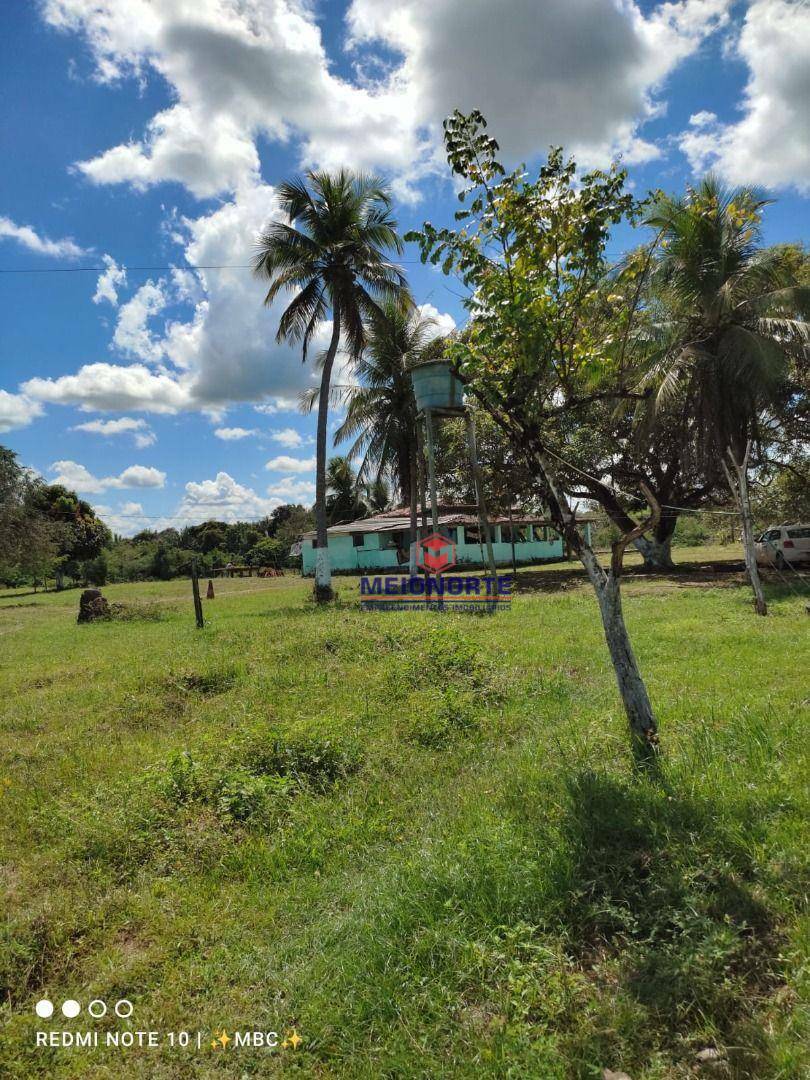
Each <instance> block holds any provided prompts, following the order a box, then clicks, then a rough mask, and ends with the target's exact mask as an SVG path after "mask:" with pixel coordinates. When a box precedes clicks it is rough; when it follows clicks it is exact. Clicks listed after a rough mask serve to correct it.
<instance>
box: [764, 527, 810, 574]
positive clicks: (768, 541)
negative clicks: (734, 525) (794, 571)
mask: <svg viewBox="0 0 810 1080" xmlns="http://www.w3.org/2000/svg"><path fill="white" fill-rule="evenodd" d="M754 544H755V548H756V553H757V562H758V563H759V565H760V566H774V565H775V566H779V567H784V566H793V565H795V564H798V563H806V562H810V525H778V526H775V527H774V528H772V529H766V530H765V532H764V533H763V534H762V535H761V536H758V537H757V539H756V540H755V541H754Z"/></svg>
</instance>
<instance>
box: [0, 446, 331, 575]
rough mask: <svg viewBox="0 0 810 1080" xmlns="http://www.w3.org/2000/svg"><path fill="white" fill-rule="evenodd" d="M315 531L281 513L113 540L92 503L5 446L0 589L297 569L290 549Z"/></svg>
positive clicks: (296, 513) (305, 515)
mask: <svg viewBox="0 0 810 1080" xmlns="http://www.w3.org/2000/svg"><path fill="white" fill-rule="evenodd" d="M312 527H313V517H312V512H311V511H309V510H306V509H305V508H304V507H303V506H300V505H285V506H278V507H276V509H275V510H273V512H272V514H270V515H269V516H268V517H266V518H263V519H262V520H261V521H255V522H245V521H240V522H235V523H233V524H227V523H226V522H224V521H214V520H212V521H205V522H203V523H202V524H201V525H189V526H187V527H186V528H184V529H180V530H177V529H163V530H161V531H159V532H153V531H149V530H145V531H143V532H140V533H138V534H137V535H136V536H133V537H131V538H127V537H122V536H116V535H114V534H113V532H112V531H111V530H110V529H109V528H108V527H107V526H106V525H105V524H104V522H103V521H102V520H101V518H100V517H98V515H97V514H96V512H95V510H94V509H93V507H92V506H91V505H90V503H88V502H86V501H85V500H84V499H80V498H79V496H78V495H77V494H76V492H75V491H70V490H69V489H68V488H65V487H63V486H62V485H61V484H46V483H45V482H44V481H43V480H42V479H41V477H37V476H35V475H34V474H33V473H32V472H31V470H29V469H26V468H25V467H24V466H22V465H21V464H20V463H19V461H18V460H17V456H16V454H14V453H13V451H11V450H9V449H7V448H6V447H3V446H0V584H2V585H5V586H11V587H16V586H25V585H30V586H33V587H34V588H37V587H39V586H41V585H47V584H55V585H56V587H57V588H62V587H63V586H65V585H67V584H74V585H78V584H89V585H105V584H107V582H117V581H144V580H147V579H150V578H157V579H161V580H167V579H169V578H172V577H177V576H179V575H184V574H188V573H189V571H190V569H191V560H192V559H194V558H196V559H197V565H198V567H199V571H200V573H201V574H204V573H208V572H209V571H211V570H212V569H213V568H214V567H217V566H225V565H227V563H229V562H231V563H238V564H244V565H250V566H271V567H275V568H278V569H281V568H282V567H285V566H295V565H297V563H300V558H299V559H296V557H294V556H291V555H290V548H291V547H292V545H293V544H294V543H295V542H296V540H298V539H299V537H300V536H301V533H302V532H305V531H306V530H308V529H311V528H312Z"/></svg>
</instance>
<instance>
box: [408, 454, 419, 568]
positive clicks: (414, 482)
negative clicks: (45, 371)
mask: <svg viewBox="0 0 810 1080" xmlns="http://www.w3.org/2000/svg"><path fill="white" fill-rule="evenodd" d="M416 452H417V448H416V443H415V442H412V443H411V445H410V448H409V451H408V473H409V476H410V492H409V496H410V500H409V501H410V506H409V509H410V540H411V549H410V552H411V553H410V558H409V560H408V573H409V574H410V575H411V576H413V575H414V574H415V573H416V542H417V540H418V539H419V524H418V522H417V501H418V500H417V492H418V488H419V478H418V469H417V466H416Z"/></svg>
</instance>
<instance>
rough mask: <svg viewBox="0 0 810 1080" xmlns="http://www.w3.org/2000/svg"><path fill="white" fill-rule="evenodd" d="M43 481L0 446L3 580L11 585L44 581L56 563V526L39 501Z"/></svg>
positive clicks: (0, 561)
mask: <svg viewBox="0 0 810 1080" xmlns="http://www.w3.org/2000/svg"><path fill="white" fill-rule="evenodd" d="M42 486H43V485H42V481H41V480H38V479H37V478H36V477H34V476H33V474H32V473H31V472H30V471H29V470H28V469H25V468H23V466H22V465H20V463H19V461H18V460H17V455H16V454H15V453H14V452H13V451H12V450H9V449H7V448H6V447H4V446H0V578H2V580H4V581H6V582H8V583H9V584H15V583H17V581H26V580H30V581H31V582H32V583H33V584H34V585H37V584H38V583H39V582H40V581H44V579H45V577H46V576H47V574H48V573H49V572H51V571H52V569H53V567H54V564H55V560H56V554H57V552H56V537H55V533H54V528H53V525H52V523H51V522H50V521H49V520H48V519H47V518H45V517H44V516H43V515H42V513H41V511H40V510H39V508H38V505H37V502H38V497H39V493H40V490H41V488H42Z"/></svg>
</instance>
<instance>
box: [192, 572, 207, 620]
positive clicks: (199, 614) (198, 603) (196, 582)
mask: <svg viewBox="0 0 810 1080" xmlns="http://www.w3.org/2000/svg"><path fill="white" fill-rule="evenodd" d="M191 591H192V593H193V594H194V615H195V616H196V619H197V629H198V630H202V628H203V627H204V626H205V619H204V618H203V609H202V600H201V599H200V579H199V577H198V576H197V560H196V559H192V560H191Z"/></svg>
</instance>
